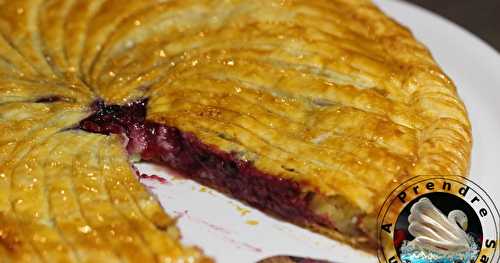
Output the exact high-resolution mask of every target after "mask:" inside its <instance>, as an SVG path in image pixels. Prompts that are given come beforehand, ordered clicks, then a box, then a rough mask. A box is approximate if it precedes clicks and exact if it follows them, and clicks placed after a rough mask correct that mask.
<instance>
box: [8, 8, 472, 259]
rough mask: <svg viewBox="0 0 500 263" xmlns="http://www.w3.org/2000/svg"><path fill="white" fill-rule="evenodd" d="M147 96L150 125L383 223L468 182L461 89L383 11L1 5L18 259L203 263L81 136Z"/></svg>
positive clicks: (110, 144)
mask: <svg viewBox="0 0 500 263" xmlns="http://www.w3.org/2000/svg"><path fill="white" fill-rule="evenodd" d="M144 97H148V98H149V104H148V113H147V118H148V120H151V121H154V122H157V123H161V124H166V125H169V126H173V127H178V128H179V129H180V130H181V131H183V132H189V133H192V134H194V135H195V136H196V137H197V138H199V139H200V140H201V141H202V142H203V143H205V144H209V145H213V146H216V147H217V148H218V149H221V150H223V151H226V152H233V153H234V154H236V155H237V156H238V157H239V158H241V159H243V160H247V161H249V162H252V163H253V165H254V166H255V167H256V168H257V169H259V170H262V171H264V172H266V173H267V174H271V175H273V176H276V177H280V178H286V179H289V180H292V181H296V182H298V183H300V184H301V185H303V187H304V188H305V189H308V190H310V191H314V192H317V193H319V194H321V195H323V196H326V197H335V196H341V197H342V198H344V199H345V200H347V201H348V202H349V203H350V204H352V205H353V206H355V207H357V208H359V209H360V210H361V211H363V213H366V214H374V213H376V212H377V211H378V208H379V206H380V204H381V202H382V200H383V199H384V198H385V193H386V190H387V189H389V188H391V187H392V186H393V185H394V184H397V183H398V182H400V181H402V180H404V179H405V178H408V177H411V176H414V175H419V174H455V175H467V172H468V166H469V156H470V149H471V131H470V124H469V121H468V118H467V113H466V110H465V108H464V105H463V103H462V102H461V100H460V99H459V98H458V96H457V92H456V90H455V86H454V84H453V83H452V81H451V80H450V79H449V78H448V77H447V76H446V75H445V74H444V73H443V72H442V71H441V69H440V68H439V67H438V65H437V64H436V62H434V60H433V59H432V57H431V55H430V53H429V52H428V50H427V49H426V48H425V47H424V46H423V45H422V44H420V43H419V42H417V41H416V40H415V39H414V37H413V36H412V35H411V33H410V32H409V31H408V30H407V29H406V28H404V27H402V26H401V25H399V24H398V23H396V22H395V21H393V20H392V19H390V18H388V17H387V16H386V15H384V14H383V13H382V12H381V11H380V10H379V9H377V8H376V7H375V6H374V5H373V4H372V3H371V2H370V1H367V0H350V1H348V0H314V1H311V0H266V1H255V0H210V1H209V0H178V1H176V0H171V1H160V0H144V1H121V0H120V1H119V0H93V1H87V0H16V1H8V0H0V130H1V133H0V142H1V143H0V258H8V257H5V255H11V254H10V253H14V254H15V253H17V254H16V255H17V256H19V257H22V258H23V259H25V260H28V259H31V258H33V259H43V258H44V257H49V256H56V254H57V253H58V252H57V251H59V249H61V250H73V251H75V252H74V253H72V254H71V253H70V254H66V255H72V256H71V257H73V258H72V259H78V260H81V261H85V259H86V258H89V259H94V258H96V259H102V258H108V257H109V258H110V260H108V261H111V258H116V259H117V261H120V260H123V259H126V258H135V256H137V257H138V255H139V254H140V255H143V254H144V255H150V256H157V258H163V259H164V258H168V257H171V258H177V257H178V258H182V256H183V255H187V256H186V257H191V258H193V259H195V258H201V256H200V255H199V252H198V251H197V250H194V249H191V248H183V247H181V245H179V243H178V240H177V239H178V237H177V234H173V233H172V232H175V231H174V230H171V229H175V228H174V227H173V226H171V223H170V222H171V219H170V218H169V217H168V216H166V215H165V214H164V213H163V212H162V211H161V207H160V206H159V204H158V203H157V202H156V201H154V199H153V198H152V197H150V196H149V194H148V193H147V191H145V190H144V189H143V188H142V187H140V185H138V183H137V182H136V181H134V178H133V172H132V171H131V169H130V167H129V165H128V164H127V161H126V155H125V152H122V151H121V150H120V149H121V148H120V141H119V140H118V139H117V138H116V137H114V136H111V137H106V136H102V135H96V134H87V133H84V132H81V131H80V132H79V131H68V129H69V128H71V127H74V126H75V125H76V124H77V123H78V122H79V121H81V120H82V119H84V118H85V117H87V116H88V115H89V114H90V113H91V109H90V105H91V103H92V102H93V101H95V100H97V99H103V100H104V101H105V102H106V103H109V104H124V103H127V102H132V101H135V100H137V99H140V98H144ZM52 98H54V99H52ZM52 100H55V101H56V102H53V101H52ZM46 101H50V103H45V102H46ZM115 187H118V188H120V189H121V190H118V189H115ZM139 225H140V227H139ZM28 226H29V227H28ZM140 244H147V246H144V247H141V246H140ZM103 248H107V249H108V250H106V249H103ZM130 248H134V249H133V252H136V253H137V254H136V253H132V250H131V249H130ZM50 251H53V252H50ZM46 253H51V254H46ZM12 261H16V260H15V258H14V257H13V260H12ZM94 262H96V261H94Z"/></svg>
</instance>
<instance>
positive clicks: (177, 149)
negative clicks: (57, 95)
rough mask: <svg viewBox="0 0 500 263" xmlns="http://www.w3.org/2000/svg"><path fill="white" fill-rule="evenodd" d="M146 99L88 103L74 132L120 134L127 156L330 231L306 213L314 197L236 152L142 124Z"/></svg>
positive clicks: (324, 221) (320, 219) (325, 222)
mask: <svg viewBox="0 0 500 263" xmlns="http://www.w3.org/2000/svg"><path fill="white" fill-rule="evenodd" d="M146 104H147V100H143V101H138V102H134V103H130V104H128V105H124V106H118V105H104V103H102V102H96V103H94V104H93V106H92V107H93V109H94V110H95V113H94V114H93V115H92V116H90V117H88V118H87V119H85V120H83V121H82V122H81V123H80V126H79V128H81V129H83V130H86V131H89V132H95V133H102V134H110V133H113V134H122V135H124V138H125V140H126V142H127V150H128V152H129V153H130V154H139V155H140V156H141V158H142V159H143V160H146V161H152V162H156V163H160V164H163V165H167V166H168V167H170V168H173V169H174V170H177V171H179V172H181V173H182V174H183V175H184V176H186V177H188V178H192V179H194V180H196V181H198V182H200V183H202V184H204V185H207V186H210V187H213V188H216V189H218V190H220V191H222V192H225V193H227V194H229V195H230V196H233V197H235V198H237V199H240V200H243V201H245V202H247V203H249V204H250V205H252V206H254V207H256V208H259V209H262V210H265V211H268V212H271V213H274V214H275V215H278V216H281V217H283V218H286V219H288V220H292V221H295V222H297V223H306V222H310V223H316V224H320V225H323V226H328V227H333V225H332V224H331V222H329V220H327V219H326V218H324V217H321V216H318V215H315V214H314V213H313V212H312V211H311V210H310V209H309V203H310V201H311V199H312V197H313V193H306V194H305V193H304V192H303V191H301V189H300V186H299V185H298V184H297V183H296V182H293V181H290V180H285V179H281V178H278V177H275V176H271V175H268V174H265V173H263V172H261V171H259V170H257V169H256V168H255V166H253V164H252V163H251V162H248V161H243V160H240V159H238V158H237V157H236V156H235V154H232V153H227V152H223V151H220V150H219V149H217V148H216V147H214V146H210V145H206V144H203V143H202V142H201V141H200V140H198V139H197V138H196V137H195V136H194V135H193V134H191V133H185V132H181V131H180V130H179V129H177V128H175V127H169V126H165V125H161V124H157V123H153V122H150V121H147V120H146V119H145V117H146Z"/></svg>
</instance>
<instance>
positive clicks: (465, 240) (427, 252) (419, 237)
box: [400, 197, 479, 263]
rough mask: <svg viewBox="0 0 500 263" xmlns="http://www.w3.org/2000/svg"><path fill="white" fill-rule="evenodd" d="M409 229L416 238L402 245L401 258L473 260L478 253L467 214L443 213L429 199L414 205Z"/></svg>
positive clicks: (417, 262)
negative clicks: (470, 232)
mask: <svg viewBox="0 0 500 263" xmlns="http://www.w3.org/2000/svg"><path fill="white" fill-rule="evenodd" d="M408 222H409V227H408V232H409V233H410V234H411V235H412V236H413V237H414V239H413V240H411V241H405V242H404V243H403V245H402V247H401V255H400V257H401V260H402V261H403V262H411V263H428V262H445V263H447V262H450V263H455V262H463V263H469V262H473V261H474V260H475V259H476V257H477V255H478V253H479V249H478V245H477V244H476V241H475V240H474V238H473V237H472V236H471V235H469V234H467V232H466V231H467V224H468V219H467V215H466V214H465V213H464V212H463V211H461V210H453V211H451V212H450V213H448V216H446V215H445V214H443V213H442V212H441V211H440V210H439V209H438V208H437V207H436V206H434V204H433V203H432V202H431V200H429V199H428V198H426V197H424V198H421V199H420V200H419V201H418V202H416V203H415V204H413V206H412V207H411V210H410V216H409V217H408Z"/></svg>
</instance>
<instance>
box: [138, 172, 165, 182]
mask: <svg viewBox="0 0 500 263" xmlns="http://www.w3.org/2000/svg"><path fill="white" fill-rule="evenodd" d="M140 178H141V179H147V180H154V181H157V182H159V183H160V184H166V183H168V181H167V179H165V178H163V177H160V176H158V175H156V174H152V175H148V174H141V176H140Z"/></svg>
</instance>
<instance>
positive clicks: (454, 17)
mask: <svg viewBox="0 0 500 263" xmlns="http://www.w3.org/2000/svg"><path fill="white" fill-rule="evenodd" d="M407 2H411V3H413V4H416V5H419V6H421V7H423V8H425V9H428V10H431V11H432V12H434V13H436V14H439V15H441V16H443V17H446V18H447V19H449V20H451V21H453V22H455V23H456V24H459V25H460V26H462V27H464V28H466V29H467V30H469V31H470V32H472V33H473V34H474V35H476V36H478V37H480V38H482V39H483V40H485V41H486V42H487V43H489V44H490V45H491V46H493V47H494V48H495V49H496V50H497V51H500V0H407Z"/></svg>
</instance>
